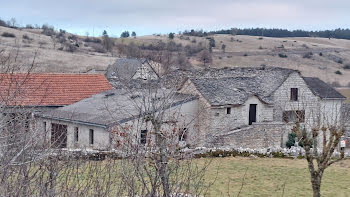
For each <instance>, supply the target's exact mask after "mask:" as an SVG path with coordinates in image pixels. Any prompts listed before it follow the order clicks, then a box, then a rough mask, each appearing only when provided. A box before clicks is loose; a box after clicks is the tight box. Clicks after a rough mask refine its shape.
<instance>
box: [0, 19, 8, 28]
mask: <svg viewBox="0 0 350 197" xmlns="http://www.w3.org/2000/svg"><path fill="white" fill-rule="evenodd" d="M0 26H3V27H7V24H6V22H5V21H4V20H1V19H0Z"/></svg>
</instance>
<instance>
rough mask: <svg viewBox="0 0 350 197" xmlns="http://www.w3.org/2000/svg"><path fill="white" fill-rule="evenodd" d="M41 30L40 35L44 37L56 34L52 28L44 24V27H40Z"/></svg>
mask: <svg viewBox="0 0 350 197" xmlns="http://www.w3.org/2000/svg"><path fill="white" fill-rule="evenodd" d="M41 28H42V29H43V31H42V32H41V33H42V34H44V35H47V36H52V35H55V34H56V32H55V30H54V28H53V27H52V26H49V25H47V24H44V25H42V27H41Z"/></svg>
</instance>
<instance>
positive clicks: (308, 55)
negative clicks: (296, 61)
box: [303, 52, 313, 59]
mask: <svg viewBox="0 0 350 197" xmlns="http://www.w3.org/2000/svg"><path fill="white" fill-rule="evenodd" d="M312 56H313V53H312V52H307V53H305V54H304V55H303V58H308V59H310V58H311V57H312Z"/></svg>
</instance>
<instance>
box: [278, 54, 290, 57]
mask: <svg viewBox="0 0 350 197" xmlns="http://www.w3.org/2000/svg"><path fill="white" fill-rule="evenodd" d="M278 56H279V57H280V58H287V57H288V56H287V55H286V54H284V53H279V54H278Z"/></svg>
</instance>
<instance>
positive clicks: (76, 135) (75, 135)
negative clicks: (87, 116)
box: [74, 127, 79, 142]
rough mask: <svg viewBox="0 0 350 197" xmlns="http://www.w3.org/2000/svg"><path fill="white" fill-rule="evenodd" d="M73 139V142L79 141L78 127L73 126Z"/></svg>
mask: <svg viewBox="0 0 350 197" xmlns="http://www.w3.org/2000/svg"><path fill="white" fill-rule="evenodd" d="M74 141H75V142H78V141H79V128H78V127H75V128H74Z"/></svg>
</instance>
